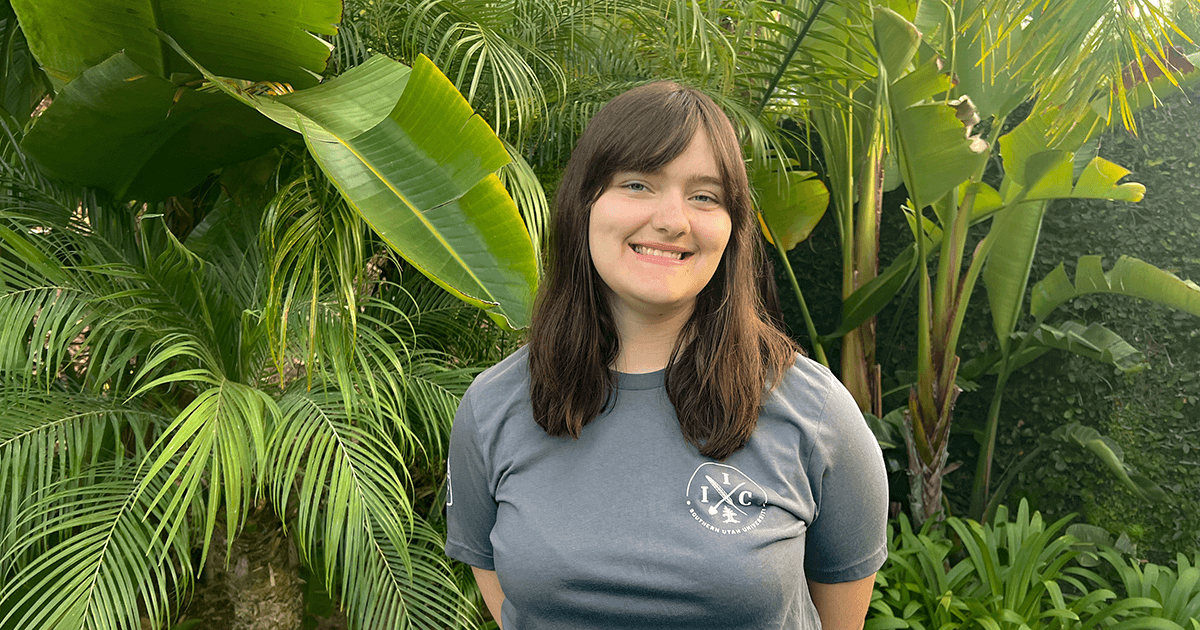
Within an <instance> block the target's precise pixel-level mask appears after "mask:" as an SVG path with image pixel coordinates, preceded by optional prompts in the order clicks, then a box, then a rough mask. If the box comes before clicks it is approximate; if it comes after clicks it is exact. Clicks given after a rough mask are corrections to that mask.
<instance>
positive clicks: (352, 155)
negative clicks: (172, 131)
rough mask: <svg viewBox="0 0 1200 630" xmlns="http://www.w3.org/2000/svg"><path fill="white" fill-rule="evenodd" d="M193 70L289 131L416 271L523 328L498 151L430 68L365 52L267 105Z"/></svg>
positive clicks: (525, 239)
mask: <svg viewBox="0 0 1200 630" xmlns="http://www.w3.org/2000/svg"><path fill="white" fill-rule="evenodd" d="M176 50H179V52H180V53H181V54H184V56H185V57H186V56H187V55H186V54H185V53H183V51H182V50H181V49H179V48H178V47H177V48H176ZM189 60H190V58H189ZM196 67H197V68H198V69H200V70H201V71H202V72H203V73H204V75H205V77H206V78H208V80H209V81H211V82H212V83H213V84H214V85H215V86H217V87H219V88H220V89H222V90H224V91H225V92H226V93H228V94H229V95H231V96H233V97H235V98H237V99H238V100H241V101H242V102H244V103H246V104H248V105H250V106H252V107H254V108H256V109H258V110H259V111H260V112H262V113H263V115H265V116H267V117H268V118H271V119H272V120H274V121H275V122H277V123H279V124H281V125H283V126H285V127H287V128H289V129H292V130H293V131H297V132H299V133H301V134H302V135H303V136H304V140H305V142H306V143H307V145H308V148H309V151H311V152H312V154H313V156H314V157H315V158H316V159H317V162H318V163H319V164H320V165H321V168H322V169H323V170H324V171H325V173H326V175H327V176H328V177H329V178H330V180H332V181H333V182H334V184H335V185H336V186H337V187H338V190H340V191H341V193H342V195H343V196H344V197H345V198H346V200H347V201H348V202H349V203H350V205H351V206H352V207H354V209H355V210H357V211H358V212H359V214H361V215H362V217H363V219H364V220H366V222H367V223H368V224H370V225H371V227H372V228H373V229H374V230H375V232H376V233H377V234H379V236H380V237H381V238H383V240H384V241H385V242H387V243H388V245H390V246H391V247H392V248H393V249H395V250H396V251H397V252H398V253H399V254H400V255H401V256H403V257H404V258H405V259H407V260H408V261H409V262H411V263H412V264H413V265H414V266H415V267H417V268H418V269H420V270H421V272H422V273H424V274H425V275H427V276H429V278H430V279H432V280H433V281H434V282H436V283H437V284H438V285H440V286H442V287H443V288H445V289H446V290H448V291H450V292H451V293H453V294H455V295H457V296H458V297H460V298H461V299H463V300H465V301H467V302H468V303H471V304H475V305H476V306H480V307H484V308H489V309H490V310H489V314H490V315H491V316H492V317H493V319H495V320H496V321H497V322H499V323H502V324H503V325H507V326H511V327H514V328H520V327H524V326H527V325H528V323H529V314H530V304H531V302H532V298H533V291H534V287H535V286H536V284H537V263H536V259H535V257H534V253H533V244H532V242H531V241H530V238H529V233H528V232H527V231H526V230H525V226H524V224H523V223H522V221H521V216H520V214H519V213H518V212H517V208H516V205H515V204H514V203H513V201H512V198H511V197H509V196H508V193H506V192H505V190H504V186H503V185H502V184H501V183H500V179H499V178H498V177H497V176H496V175H495V171H496V170H497V169H499V168H500V167H501V166H503V165H504V164H506V163H507V162H508V161H509V156H508V153H507V151H505V149H504V145H503V143H501V142H500V139H499V138H497V137H496V135H495V134H494V133H493V132H492V130H491V129H490V128H489V127H488V126H487V123H486V122H484V121H483V119H482V118H479V117H478V116H476V115H475V114H474V113H473V112H472V111H471V107H470V105H468V104H467V102H466V101H465V100H464V99H463V98H462V95H460V94H459V93H458V91H457V90H456V89H455V88H454V85H453V84H451V83H450V81H449V80H448V79H446V77H445V75H443V74H442V73H441V71H439V70H438V69H437V68H436V67H435V66H434V65H433V63H432V62H430V61H429V60H428V59H426V58H425V57H424V56H422V57H419V58H418V59H417V62H416V63H415V64H414V65H413V68H412V70H411V71H410V69H409V68H407V67H406V66H404V65H402V64H400V63H397V62H395V61H392V60H391V59H388V58H387V57H384V56H375V57H372V58H371V59H370V60H368V61H367V62H366V63H364V64H363V65H361V66H358V67H356V68H353V69H351V70H348V71H347V72H346V73H344V74H342V75H341V76H339V77H337V78H335V79H333V80H331V81H328V82H326V83H323V84H322V85H319V86H317V87H315V88H311V89H308V90H303V91H300V92H295V93H292V94H286V95H283V96H278V97H272V96H257V95H253V94H249V93H247V92H245V91H243V90H242V89H241V88H240V86H239V84H238V83H237V82H235V81H230V80H228V79H223V78H221V77H218V76H216V75H214V74H212V73H211V72H209V71H208V70H207V69H206V68H204V67H202V66H200V65H199V64H197V66H196Z"/></svg>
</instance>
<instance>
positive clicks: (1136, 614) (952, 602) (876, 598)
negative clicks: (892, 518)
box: [866, 501, 1200, 630]
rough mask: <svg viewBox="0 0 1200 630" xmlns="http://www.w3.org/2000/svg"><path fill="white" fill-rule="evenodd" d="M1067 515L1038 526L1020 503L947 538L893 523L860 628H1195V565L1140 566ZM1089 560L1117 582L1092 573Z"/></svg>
mask: <svg viewBox="0 0 1200 630" xmlns="http://www.w3.org/2000/svg"><path fill="white" fill-rule="evenodd" d="M1071 518H1072V517H1070V516H1068V517H1065V518H1063V519H1060V520H1059V521H1056V522H1054V523H1046V522H1045V521H1044V520H1043V519H1042V516H1041V514H1039V513H1038V512H1033V513H1030V510H1029V506H1028V504H1027V503H1026V502H1025V501H1022V502H1021V505H1020V507H1019V508H1018V509H1017V513H1016V514H1014V515H1010V514H1009V512H1008V509H1007V508H1005V507H1004V506H1000V507H999V508H998V509H997V510H996V516H995V518H994V520H992V521H991V522H990V523H983V524H981V523H978V522H976V521H973V520H969V519H967V520H962V519H958V518H955V517H949V518H947V519H946V524H947V525H949V527H950V529H951V530H952V531H953V533H954V534H955V537H954V538H950V537H947V536H946V533H947V532H946V530H945V529H943V528H939V527H933V523H932V522H927V523H926V526H925V527H923V528H922V529H921V530H919V531H914V530H913V528H912V526H911V525H910V524H909V521H908V519H906V518H903V517H902V518H900V519H898V520H897V522H896V524H895V525H894V526H893V527H892V528H891V529H890V531H889V538H888V552H889V560H888V564H887V565H886V566H885V568H884V570H883V571H881V572H880V574H879V575H878V576H877V577H876V580H877V582H878V588H877V589H876V591H875V593H874V595H873V597H872V600H871V612H870V614H869V617H868V619H867V623H866V628H867V630H882V629H885V628H948V627H952V628H986V629H988V630H998V629H1005V628H1013V629H1016V628H1030V629H1034V630H1037V629H1046V630H1050V629H1068V628H1070V629H1078V630H1090V629H1091V628H1161V629H1162V630H1168V629H1169V630H1181V629H1183V630H1187V629H1190V628H1194V627H1196V623H1198V622H1197V621H1196V617H1195V613H1196V610H1197V608H1196V607H1197V606H1200V588H1198V587H1197V578H1198V577H1200V573H1198V569H1197V568H1196V567H1195V566H1193V565H1194V563H1189V561H1188V559H1187V558H1185V557H1183V556H1180V557H1179V559H1178V563H1179V566H1178V570H1177V571H1176V570H1172V569H1170V568H1168V567H1162V566H1158V565H1154V564H1148V565H1146V566H1145V567H1144V568H1139V566H1138V563H1137V562H1136V561H1135V560H1130V559H1129V558H1128V557H1127V556H1125V555H1123V554H1122V553H1120V552H1119V551H1117V550H1116V549H1115V548H1113V547H1112V546H1110V545H1105V544H1101V545H1097V544H1096V543H1093V542H1085V541H1081V540H1079V539H1078V538H1076V537H1074V536H1072V535H1070V534H1069V533H1067V530H1065V529H1064V528H1066V526H1067V523H1068V522H1069V521H1070V520H1071ZM1097 558H1103V559H1104V561H1105V563H1106V564H1107V565H1108V566H1109V568H1115V570H1116V573H1117V576H1118V579H1116V580H1115V581H1112V580H1110V578H1109V577H1107V576H1106V575H1105V574H1104V572H1103V571H1102V572H1097V571H1095V570H1093V569H1092V567H1097V565H1098V561H1097V560H1096V559H1097ZM1101 568H1102V567H1101Z"/></svg>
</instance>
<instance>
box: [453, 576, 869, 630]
mask: <svg viewBox="0 0 1200 630" xmlns="http://www.w3.org/2000/svg"><path fill="white" fill-rule="evenodd" d="M475 571H476V575H479V573H478V571H479V569H475ZM495 575H496V574H495V573H493V574H492V576H493V577H494V576H495ZM480 588H482V583H481V584H480ZM874 588H875V574H874V573H872V574H871V575H869V576H868V577H865V578H863V579H861V580H855V581H853V582H842V583H841V584H822V583H820V582H813V581H812V580H809V581H808V592H809V594H810V595H812V601H813V605H815V606H816V607H817V614H818V615H819V616H820V617H821V628H822V630H862V627H863V620H865V619H866V617H867V607H868V606H870V604H871V591H872V590H873V589H874ZM496 589H497V590H499V589H500V585H499V584H497V585H496ZM501 597H503V595H501Z"/></svg>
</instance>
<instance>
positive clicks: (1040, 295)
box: [971, 158, 1200, 514]
mask: <svg viewBox="0 0 1200 630" xmlns="http://www.w3.org/2000/svg"><path fill="white" fill-rule="evenodd" d="M1099 159H1100V158H1096V160H1099ZM1113 173H1114V174H1119V175H1121V176H1123V175H1124V172H1123V169H1120V170H1114V171H1113ZM1081 180H1082V177H1081ZM1125 185H1128V184H1125ZM1040 218H1041V216H1040V215H1039V216H1038V217H1037V219H1038V221H1039V222H1040ZM996 229H997V228H996V227H993V230H996ZM1001 236H1002V237H1003V236H1011V233H1007V234H1006V233H1001ZM1029 241H1032V244H1034V245H1035V244H1036V236H1035V237H1033V238H1032V239H1030V238H1026V239H1025V240H1024V242H1029ZM1002 242H1003V241H1002ZM1018 251H1019V250H1018ZM1014 258H1015V260H1016V262H1017V263H1018V269H1019V270H1023V276H1022V275H1021V274H1020V273H1019V272H1014V271H1013V270H1012V269H1011V265H1012V263H1013V260H1008V261H1005V262H1004V263H1001V264H1009V265H1010V269H1008V270H997V271H994V272H992V273H991V274H990V275H989V274H988V272H987V271H986V270H985V276H986V278H985V280H986V281H987V282H988V298H989V301H991V302H992V305H993V308H992V320H993V326H994V328H995V331H996V335H997V338H998V339H1000V340H1001V341H1000V343H999V349H998V350H997V351H996V352H995V353H993V356H990V357H981V358H983V359H985V360H984V361H981V362H979V363H977V366H976V369H975V370H973V371H975V372H976V373H978V371H979V370H978V368H984V366H985V365H986V364H987V363H991V362H993V361H994V363H992V365H991V366H988V367H987V368H984V369H990V370H991V371H992V372H994V373H996V387H995V390H994V393H993V395H992V402H991V405H990V407H989V409H988V417H987V424H986V426H985V429H984V434H983V443H982V444H981V454H980V457H979V460H978V461H977V462H976V466H977V469H976V473H975V480H974V487H973V490H972V497H971V511H972V513H978V514H989V513H991V512H992V511H993V510H994V509H995V506H996V505H997V503H998V501H999V499H1000V498H1001V497H1002V496H1003V494H1004V487H1005V485H1006V484H1004V483H1002V484H1001V486H1000V488H999V489H998V490H997V491H996V492H995V493H994V494H993V493H991V492H990V486H991V484H990V480H991V464H992V453H993V451H994V448H995V442H996V433H997V429H998V426H999V423H1000V418H1001V415H1000V411H1001V407H1002V404H1003V394H1004V388H1005V385H1006V384H1007V382H1008V378H1009V376H1010V375H1011V374H1012V373H1013V372H1014V371H1016V370H1017V369H1019V368H1020V367H1022V366H1024V365H1026V364H1028V363H1029V362H1030V361H1032V360H1033V359H1035V358H1037V356H1040V355H1041V354H1042V353H1044V352H1046V351H1048V350H1050V349H1055V348H1057V349H1062V350H1066V351H1068V352H1072V353H1074V354H1079V355H1081V356H1085V357H1088V358H1091V359H1094V360H1097V361H1102V362H1105V363H1109V364H1111V365H1113V366H1114V367H1117V368H1118V369H1121V370H1122V371H1123V372H1125V373H1132V372H1136V371H1139V370H1141V369H1144V368H1145V367H1146V364H1145V361H1144V358H1143V357H1142V355H1141V352H1139V351H1138V350H1136V349H1135V348H1133V347H1132V346H1130V345H1129V344H1128V343H1127V342H1125V340H1123V339H1121V337H1120V336H1118V335H1116V334H1115V333H1113V332H1112V331H1110V330H1108V329H1107V328H1104V327H1103V326H1100V325H1099V324H1091V325H1085V324H1083V323H1081V322H1073V321H1068V322H1065V323H1063V324H1061V325H1059V326H1051V325H1048V324H1046V323H1045V321H1046V319H1047V318H1048V317H1049V316H1050V315H1051V314H1052V313H1053V312H1054V311H1055V309H1056V308H1058V307H1059V306H1061V305H1063V304H1065V303H1067V302H1069V301H1071V300H1073V299H1075V298H1077V297H1079V296H1081V295H1088V294H1109V295H1122V296H1126V297H1134V298H1140V299H1144V300H1149V301H1151V302H1156V303H1158V304H1162V305H1164V306H1167V307H1168V308H1173V309H1176V310H1179V311H1182V312H1185V313H1189V314H1191V315H1195V316H1198V317H1200V286H1197V285H1196V284H1195V283H1194V282H1191V281H1189V280H1183V279H1180V278H1177V277H1175V276H1174V275H1173V274H1171V273H1169V272H1167V271H1163V270H1162V269H1159V268H1157V267H1155V266H1154V265H1151V264H1149V263H1147V262H1145V261H1142V260H1138V259H1136V258H1132V257H1129V256H1121V257H1120V258H1118V259H1117V261H1116V263H1115V264H1114V265H1113V267H1112V269H1110V270H1108V271H1105V270H1104V268H1103V266H1102V258H1101V257H1100V256H1095V255H1088V256H1081V257H1080V258H1079V259H1078V260H1077V261H1076V264H1075V278H1074V281H1072V279H1071V278H1070V277H1069V276H1068V275H1067V272H1066V270H1065V268H1064V265H1062V264H1060V265H1059V266H1057V267H1055V268H1054V270H1053V271H1051V272H1050V273H1049V274H1047V276H1046V277H1045V278H1043V279H1041V280H1040V281H1038V282H1037V283H1036V284H1035V285H1034V286H1033V289H1032V291H1031V298H1030V303H1029V315H1030V316H1031V317H1032V318H1033V320H1034V321H1033V324H1032V325H1031V328H1030V332H1028V333H1017V332H1014V327H1015V325H1016V321H1017V318H1016V317H1015V315H1016V314H1017V313H1019V311H1020V310H1021V309H1022V305H1023V304H1024V300H1025V283H1024V281H1015V280H1014V277H1016V278H1021V277H1024V278H1028V273H1029V271H1028V270H1029V266H1031V265H1032V263H1033V260H1032V251H1029V252H1028V253H1027V255H1026V256H1025V257H1024V258H1016V257H1014ZM995 260H996V261H998V260H999V259H998V258H997V259H995ZM993 264H997V263H994V262H993V261H989V267H991V265H993ZM997 267H999V264H997ZM1014 341H1015V342H1016V345H1015V347H1014V346H1013V343H1012V342H1014ZM1080 443H1081V444H1084V445H1085V446H1086V445H1087V443H1085V442H1082V441H1081V442H1080ZM1088 443H1090V442H1088ZM1093 452H1095V453H1096V454H1097V455H1098V456H1099V457H1100V458H1101V461H1104V462H1105V463H1106V464H1107V465H1108V468H1109V469H1110V470H1111V471H1112V472H1113V473H1114V475H1115V476H1116V477H1117V478H1118V480H1120V481H1121V482H1122V483H1124V484H1125V485H1126V487H1128V488H1129V489H1130V490H1131V491H1132V492H1133V493H1134V494H1136V495H1138V496H1140V497H1142V498H1143V499H1145V500H1155V499H1159V498H1164V497H1163V496H1162V491H1161V490H1157V486H1155V485H1154V484H1153V483H1152V482H1150V481H1149V480H1145V479H1137V480H1131V479H1130V478H1129V476H1128V475H1125V474H1123V472H1122V470H1121V469H1120V468H1119V467H1114V466H1113V465H1112V464H1111V461H1110V460H1111V456H1110V455H1108V454H1107V453H1106V452H1104V451H1096V450H1095V449H1093ZM1135 481H1136V483H1135Z"/></svg>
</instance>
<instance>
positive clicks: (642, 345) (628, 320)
mask: <svg viewBox="0 0 1200 630" xmlns="http://www.w3.org/2000/svg"><path fill="white" fill-rule="evenodd" d="M613 311H614V312H613V320H614V323H615V324H616V326H617V334H618V335H619V336H620V339H621V347H620V352H619V353H618V354H617V360H616V361H614V362H613V366H612V367H613V368H614V369H616V370H617V371H618V372H625V373H626V374H644V373H646V372H655V371H658V370H661V369H663V368H665V367H667V363H668V362H669V361H670V360H671V352H672V351H674V349H675V340H676V339H677V338H678V337H679V333H680V331H681V330H683V326H684V324H686V323H687V321H688V318H689V317H691V314H692V313H691V310H690V309H688V310H678V311H673V312H669V313H661V314H646V313H640V312H636V311H629V310H626V309H621V308H614V309H613Z"/></svg>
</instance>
